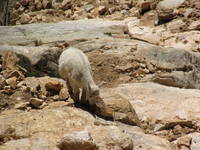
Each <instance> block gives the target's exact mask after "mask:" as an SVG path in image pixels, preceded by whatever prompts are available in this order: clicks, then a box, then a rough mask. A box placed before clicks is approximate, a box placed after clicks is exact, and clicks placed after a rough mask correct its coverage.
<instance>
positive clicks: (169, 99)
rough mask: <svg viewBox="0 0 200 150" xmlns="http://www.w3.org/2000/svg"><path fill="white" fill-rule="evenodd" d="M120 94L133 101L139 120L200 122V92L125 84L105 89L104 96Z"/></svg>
mask: <svg viewBox="0 0 200 150" xmlns="http://www.w3.org/2000/svg"><path fill="white" fill-rule="evenodd" d="M110 93H112V94H114V93H116V94H120V95H121V96H122V97H125V98H127V99H129V100H130V102H131V104H132V105H133V108H134V109H135V111H136V113H137V114H138V117H139V119H141V120H145V119H146V118H149V119H151V120H154V121H156V120H161V121H162V122H165V123H167V122H170V121H171V120H174V119H176V120H177V119H180V120H196V121H198V120H200V111H199V105H200V91H199V90H193V89H180V88H174V87H166V86H163V85H159V84H156V83H150V82H149V83H133V84H122V85H120V86H118V87H116V88H107V89H102V90H101V94H102V95H109V94H110Z"/></svg>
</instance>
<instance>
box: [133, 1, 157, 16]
mask: <svg viewBox="0 0 200 150" xmlns="http://www.w3.org/2000/svg"><path fill="white" fill-rule="evenodd" d="M152 2H153V1H152V0H139V1H138V2H137V5H138V7H140V12H141V13H144V12H146V11H149V10H150V9H151V3H152Z"/></svg>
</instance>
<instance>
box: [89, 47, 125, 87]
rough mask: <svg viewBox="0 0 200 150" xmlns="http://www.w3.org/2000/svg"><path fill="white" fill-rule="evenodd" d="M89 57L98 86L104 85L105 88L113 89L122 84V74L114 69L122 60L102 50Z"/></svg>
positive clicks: (91, 53)
mask: <svg viewBox="0 0 200 150" xmlns="http://www.w3.org/2000/svg"><path fill="white" fill-rule="evenodd" d="M87 56H88V58H89V61H90V63H91V66H92V71H93V75H94V80H95V82H96V83H97V84H101V83H102V86H104V87H113V86H115V85H118V84H119V83H120V81H119V77H120V74H119V73H118V72H117V71H115V69H114V68H115V66H116V65H118V64H119V63H120V62H121V60H120V58H118V57H116V56H114V55H108V54H105V53H104V52H102V51H100V50H96V51H92V52H89V53H87Z"/></svg>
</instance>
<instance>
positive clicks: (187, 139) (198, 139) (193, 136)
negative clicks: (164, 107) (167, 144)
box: [172, 132, 200, 150]
mask: <svg viewBox="0 0 200 150" xmlns="http://www.w3.org/2000/svg"><path fill="white" fill-rule="evenodd" d="M172 144H173V146H174V147H175V148H176V149H177V150H178V149H179V148H180V147H181V148H182V147H186V148H188V149H189V150H198V149H199V148H200V133H197V132H194V133H190V134H188V135H185V136H182V137H180V138H178V139H177V140H175V141H173V142H172Z"/></svg>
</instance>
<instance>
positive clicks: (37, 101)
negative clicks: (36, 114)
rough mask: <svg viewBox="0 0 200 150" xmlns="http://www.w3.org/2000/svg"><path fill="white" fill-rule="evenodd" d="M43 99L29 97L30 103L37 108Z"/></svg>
mask: <svg viewBox="0 0 200 150" xmlns="http://www.w3.org/2000/svg"><path fill="white" fill-rule="evenodd" d="M43 102H44V101H43V100H42V99H39V98H31V99H30V104H31V105H33V106H34V107H35V108H39V106H41V105H42V104H43Z"/></svg>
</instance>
